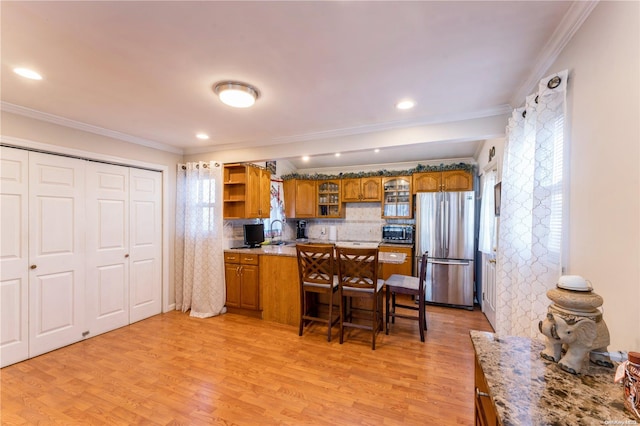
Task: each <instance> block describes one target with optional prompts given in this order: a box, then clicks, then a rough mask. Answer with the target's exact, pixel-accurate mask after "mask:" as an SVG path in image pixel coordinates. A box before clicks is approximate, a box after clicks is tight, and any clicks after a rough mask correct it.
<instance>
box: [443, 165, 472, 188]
mask: <svg viewBox="0 0 640 426" xmlns="http://www.w3.org/2000/svg"><path fill="white" fill-rule="evenodd" d="M442 190H443V191H471V190H473V175H472V174H471V173H470V172H467V171H465V170H447V171H444V172H442Z"/></svg>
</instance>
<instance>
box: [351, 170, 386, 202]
mask: <svg viewBox="0 0 640 426" xmlns="http://www.w3.org/2000/svg"><path fill="white" fill-rule="evenodd" d="M342 201H343V202H345V203H357V202H375V201H382V178H381V177H379V176H370V177H363V178H349V179H342Z"/></svg>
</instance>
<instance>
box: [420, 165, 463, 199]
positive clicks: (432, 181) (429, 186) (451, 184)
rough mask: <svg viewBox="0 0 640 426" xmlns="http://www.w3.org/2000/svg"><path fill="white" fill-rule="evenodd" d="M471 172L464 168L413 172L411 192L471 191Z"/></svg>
mask: <svg viewBox="0 0 640 426" xmlns="http://www.w3.org/2000/svg"><path fill="white" fill-rule="evenodd" d="M472 190H473V174H472V173H471V172H469V171H466V170H446V171H442V172H420V173H414V174H413V193H414V194H415V193H417V192H438V191H472Z"/></svg>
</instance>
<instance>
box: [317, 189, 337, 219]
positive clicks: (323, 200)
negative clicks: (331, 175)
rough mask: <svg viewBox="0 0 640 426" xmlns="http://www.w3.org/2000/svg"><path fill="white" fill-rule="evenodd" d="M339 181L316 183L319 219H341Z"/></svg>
mask: <svg viewBox="0 0 640 426" xmlns="http://www.w3.org/2000/svg"><path fill="white" fill-rule="evenodd" d="M340 183H341V182H340V180H338V179H336V180H319V181H317V185H318V186H317V203H316V205H317V206H318V211H317V212H316V215H317V217H319V218H332V217H342V211H343V209H342V204H341V203H342V200H341V199H340V198H341V197H340Z"/></svg>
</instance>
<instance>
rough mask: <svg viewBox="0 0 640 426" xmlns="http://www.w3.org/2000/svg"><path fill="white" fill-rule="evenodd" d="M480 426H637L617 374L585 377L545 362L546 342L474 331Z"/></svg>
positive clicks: (591, 370)
mask: <svg viewBox="0 0 640 426" xmlns="http://www.w3.org/2000/svg"><path fill="white" fill-rule="evenodd" d="M470 334H471V341H472V342H473V347H474V349H475V353H476V367H475V369H476V373H475V374H476V379H475V380H476V386H475V387H476V389H475V399H476V402H475V406H476V424H477V425H531V426H537V425H603V424H637V422H636V420H635V419H634V417H632V415H631V414H630V413H629V412H627V411H625V409H624V406H623V398H624V395H623V389H622V385H621V384H620V383H618V384H616V383H614V382H613V376H614V373H615V371H614V370H613V369H610V368H605V367H598V366H596V365H594V364H589V361H588V360H586V361H585V364H588V365H585V367H583V370H582V373H581V374H580V375H573V374H570V373H567V372H565V371H563V370H561V369H560V368H559V367H558V365H557V364H555V363H553V362H550V361H547V360H544V359H542V358H541V357H540V352H541V351H542V349H543V348H544V344H543V343H542V342H541V341H538V340H534V339H529V338H525V337H515V336H498V335H496V334H493V333H488V332H481V331H474V330H472V331H471V333H470Z"/></svg>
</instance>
